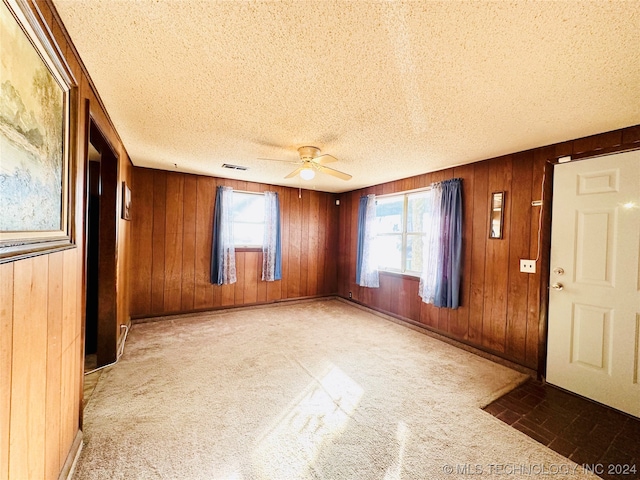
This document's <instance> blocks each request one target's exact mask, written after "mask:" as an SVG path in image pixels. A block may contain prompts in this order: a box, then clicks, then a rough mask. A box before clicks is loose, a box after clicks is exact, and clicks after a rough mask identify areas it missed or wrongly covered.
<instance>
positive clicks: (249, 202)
mask: <svg viewBox="0 0 640 480" xmlns="http://www.w3.org/2000/svg"><path fill="white" fill-rule="evenodd" d="M232 214H233V244H234V245H235V246H236V247H254V248H259V247H262V242H263V241H264V195H263V194H261V193H246V192H235V191H234V192H233V213H232Z"/></svg>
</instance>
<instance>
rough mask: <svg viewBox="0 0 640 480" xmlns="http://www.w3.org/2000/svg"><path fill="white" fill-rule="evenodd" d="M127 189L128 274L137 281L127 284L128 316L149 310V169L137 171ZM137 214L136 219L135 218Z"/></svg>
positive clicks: (150, 215) (150, 251)
mask: <svg viewBox="0 0 640 480" xmlns="http://www.w3.org/2000/svg"><path fill="white" fill-rule="evenodd" d="M134 181H135V183H133V184H132V188H131V190H132V191H131V202H132V205H140V207H139V208H134V209H133V210H132V211H131V215H132V216H133V217H134V218H133V221H132V222H131V223H132V224H133V225H132V227H133V228H132V230H133V231H132V240H131V250H132V255H133V257H132V258H135V259H136V261H135V262H133V264H132V275H133V276H134V277H137V278H139V279H140V281H138V282H132V285H131V313H132V314H134V315H135V314H138V313H139V312H149V311H150V310H151V285H152V282H151V268H152V265H153V259H152V256H151V254H152V252H153V248H152V246H153V214H150V213H151V212H153V170H147V169H141V170H140V172H139V174H138V175H136V176H135V178H134ZM136 215H137V216H136Z"/></svg>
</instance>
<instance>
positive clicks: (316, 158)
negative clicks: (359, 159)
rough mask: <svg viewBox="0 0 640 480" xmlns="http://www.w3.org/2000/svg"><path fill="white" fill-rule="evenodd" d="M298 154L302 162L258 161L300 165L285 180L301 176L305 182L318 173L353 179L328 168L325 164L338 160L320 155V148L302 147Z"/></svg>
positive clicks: (326, 155) (273, 159)
mask: <svg viewBox="0 0 640 480" xmlns="http://www.w3.org/2000/svg"><path fill="white" fill-rule="evenodd" d="M298 153H299V154H300V160H279V159H275V158H259V159H258V160H270V161H276V162H286V163H293V164H296V165H300V166H299V167H298V168H296V169H295V170H294V171H293V172H291V173H290V174H289V175H287V176H286V177H284V178H292V177H295V176H296V175H298V174H300V177H301V178H302V179H303V180H311V179H312V178H313V177H315V176H316V171H318V172H320V173H326V174H327V175H332V176H334V177H337V178H340V179H341V180H350V179H351V175H349V174H348V173H344V172H341V171H339V170H336V169H335V168H329V167H327V166H326V165H325V164H327V163H332V162H337V161H338V159H337V158H336V157H334V156H333V155H329V154H327V153H325V154H322V155H320V149H319V148H318V147H308V146H305V147H300V148H298Z"/></svg>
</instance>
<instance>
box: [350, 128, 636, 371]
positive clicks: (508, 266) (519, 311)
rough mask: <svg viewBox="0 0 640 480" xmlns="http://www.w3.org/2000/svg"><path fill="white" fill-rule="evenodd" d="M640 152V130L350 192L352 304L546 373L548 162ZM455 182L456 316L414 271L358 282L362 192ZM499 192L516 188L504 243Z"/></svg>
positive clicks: (508, 206)
mask: <svg viewBox="0 0 640 480" xmlns="http://www.w3.org/2000/svg"><path fill="white" fill-rule="evenodd" d="M637 147H640V126H635V127H629V128H626V129H623V130H617V131H614V132H608V133H604V134H601V135H594V136H591V137H587V138H582V139H578V140H574V141H569V142H564V143H561V144H557V145H552V146H549V147H541V148H537V149H534V150H529V151H526V152H521V153H516V154H513V155H506V156H503V157H500V158H494V159H490V160H486V161H482V162H478V163H474V164H470V165H465V166H462V167H456V168H450V169H447V170H442V171H438V172H434V173H428V174H425V175H419V176H416V177H411V178H406V179H402V180H398V181H395V182H389V183H385V184H381V185H377V186H374V187H370V188H366V189H363V190H357V191H354V192H350V193H346V194H342V195H340V200H341V205H340V207H339V208H340V222H339V238H340V240H339V249H338V292H339V294H340V295H341V296H343V297H345V298H348V296H349V292H351V293H352V295H353V299H354V300H355V301H357V302H359V303H362V304H364V305H367V306H369V307H372V308H375V309H377V310H380V311H382V312H386V313H390V314H393V315H395V316H398V317H400V318H404V319H406V320H409V321H411V322H413V323H417V324H419V325H422V326H424V327H426V328H429V329H432V330H434V331H437V332H438V333H441V334H443V335H446V336H448V337H450V338H453V339H456V340H459V341H462V342H464V343H467V344H469V345H472V346H474V347H477V348H479V349H481V350H485V351H487V352H490V353H492V354H495V355H498V356H501V357H503V358H505V359H508V360H510V361H513V362H516V363H518V364H520V365H523V366H525V367H528V368H531V369H534V370H540V369H541V368H543V367H541V366H540V365H539V362H540V361H541V360H542V361H543V360H544V358H543V357H544V353H545V352H544V345H545V343H546V326H545V323H546V304H547V303H546V302H547V278H548V274H549V271H548V268H549V266H548V256H549V249H550V235H549V231H550V225H551V223H550V222H551V216H550V209H551V194H552V190H551V186H552V178H553V165H552V164H550V163H548V162H549V161H555V159H557V158H559V157H562V156H565V155H574V156H575V157H585V156H592V155H598V154H602V153H610V152H614V151H619V150H625V149H629V148H637ZM545 166H546V168H545ZM545 172H546V175H545ZM543 176H544V178H545V182H544V187H543ZM454 177H459V178H462V181H463V202H464V206H463V209H464V223H463V263H462V265H463V269H464V273H463V278H462V286H461V290H462V291H461V298H462V300H461V303H462V306H461V307H460V308H458V309H456V310H450V309H444V308H436V307H433V306H432V305H427V304H424V303H422V301H421V299H420V297H419V296H418V284H419V279H417V278H414V277H409V276H404V275H396V274H389V273H381V274H380V288H377V289H376V288H364V287H360V286H358V285H356V283H355V264H356V242H357V219H358V201H359V198H360V196H361V195H365V194H369V193H375V194H377V195H381V194H389V193H397V192H403V191H406V190H411V189H415V188H420V187H426V186H428V185H429V184H431V183H432V182H436V181H441V180H445V179H448V178H454ZM543 188H544V190H545V198H544V199H545V203H544V216H543V220H542V244H541V245H540V259H539V261H538V262H537V271H536V274H533V275H532V274H526V273H521V272H520V270H519V260H520V259H521V258H531V259H535V258H536V256H537V254H538V224H539V218H540V217H539V215H540V207H532V206H531V202H532V200H540V199H541V198H542V189H543ZM496 191H506V199H505V211H504V238H502V239H499V240H498V239H491V240H490V239H489V238H488V236H489V231H488V229H489V218H488V215H489V204H488V201H489V196H490V194H491V192H496ZM542 363H543V362H542ZM542 363H541V365H542Z"/></svg>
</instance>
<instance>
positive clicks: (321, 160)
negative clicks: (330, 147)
mask: <svg viewBox="0 0 640 480" xmlns="http://www.w3.org/2000/svg"><path fill="white" fill-rule="evenodd" d="M312 161H313V162H316V163H318V164H320V165H324V164H326V163H333V162H337V161H338V159H337V158H336V157H334V156H333V155H329V154H328V153H325V154H324V155H318V156H317V157H315V158H314V159H313V160H312Z"/></svg>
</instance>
